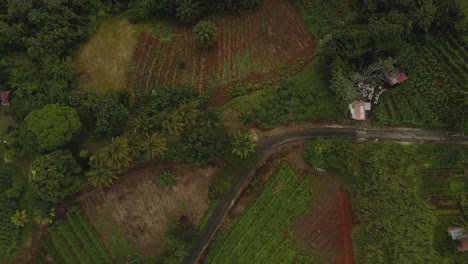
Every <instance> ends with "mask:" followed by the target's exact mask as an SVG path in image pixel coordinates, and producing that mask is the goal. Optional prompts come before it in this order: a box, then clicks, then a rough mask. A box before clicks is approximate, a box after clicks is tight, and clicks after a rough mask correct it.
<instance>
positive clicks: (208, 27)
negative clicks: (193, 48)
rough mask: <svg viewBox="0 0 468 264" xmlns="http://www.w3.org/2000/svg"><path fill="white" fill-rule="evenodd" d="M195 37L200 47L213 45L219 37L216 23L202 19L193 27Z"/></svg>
mask: <svg viewBox="0 0 468 264" xmlns="http://www.w3.org/2000/svg"><path fill="white" fill-rule="evenodd" d="M193 38H194V39H195V42H196V44H197V46H198V47H200V48H210V47H213V46H214V45H215V43H216V41H217V38H218V32H217V29H216V26H215V24H214V23H213V22H210V21H200V22H199V23H198V24H197V25H196V26H195V27H194V28H193Z"/></svg>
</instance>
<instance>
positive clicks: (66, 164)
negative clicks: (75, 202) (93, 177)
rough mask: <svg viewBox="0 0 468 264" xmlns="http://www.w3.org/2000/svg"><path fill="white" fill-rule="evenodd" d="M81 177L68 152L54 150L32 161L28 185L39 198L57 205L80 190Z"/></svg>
mask: <svg viewBox="0 0 468 264" xmlns="http://www.w3.org/2000/svg"><path fill="white" fill-rule="evenodd" d="M82 176H83V174H82V170H81V167H80V166H79V165H78V163H77V162H76V160H75V158H73V156H72V154H71V153H70V151H68V150H56V151H54V152H52V153H50V154H47V155H42V156H39V157H37V158H36V159H35V160H34V161H33V163H32V164H31V171H30V174H29V185H30V187H31V189H32V190H33V191H34V192H35V193H36V194H37V196H38V197H39V198H41V199H43V200H45V201H49V202H54V203H59V202H61V201H63V199H64V198H65V197H67V196H69V195H71V194H74V193H75V192H77V191H79V190H80V188H81V186H82V183H83V177H82Z"/></svg>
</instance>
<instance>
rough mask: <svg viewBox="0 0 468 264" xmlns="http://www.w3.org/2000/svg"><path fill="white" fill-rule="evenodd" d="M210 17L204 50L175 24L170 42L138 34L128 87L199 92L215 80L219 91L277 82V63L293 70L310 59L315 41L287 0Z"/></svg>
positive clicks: (266, 1)
mask: <svg viewBox="0 0 468 264" xmlns="http://www.w3.org/2000/svg"><path fill="white" fill-rule="evenodd" d="M212 21H213V22H214V23H215V24H216V26H217V28H218V42H217V44H216V46H215V47H214V48H212V49H208V50H202V49H199V48H197V47H196V46H195V44H194V40H193V38H192V32H191V27H178V28H175V29H174V31H175V32H174V33H173V34H172V38H171V39H170V40H167V39H166V40H164V39H163V38H158V37H152V36H150V35H149V34H147V33H144V34H141V35H140V38H139V41H138V44H137V48H136V49H135V52H134V55H133V64H132V67H131V70H130V76H129V85H130V87H132V88H134V89H140V90H151V89H153V88H155V87H157V86H159V85H162V84H177V85H184V84H189V85H192V86H194V87H195V88H197V89H198V90H199V91H200V92H201V91H203V90H204V89H205V88H206V87H207V85H208V83H210V81H213V80H217V81H216V82H218V83H219V84H220V85H217V86H221V87H223V89H221V90H220V91H219V93H220V94H223V93H224V92H225V91H226V90H227V89H228V88H229V87H232V86H233V85H234V84H239V83H245V82H252V81H261V80H266V79H268V80H271V81H274V80H278V79H279V78H280V74H281V73H282V70H281V68H282V67H288V66H290V67H293V68H296V66H293V65H303V64H305V63H307V62H310V60H311V59H312V53H313V51H314V48H315V44H314V41H313V40H312V38H311V36H310V34H309V32H308V31H307V29H306V26H305V24H304V22H303V21H302V19H301V17H300V16H299V14H298V12H297V10H296V7H295V6H294V3H293V2H292V1H284V0H264V1H262V4H261V6H260V7H259V8H257V9H255V10H249V11H246V12H244V13H243V14H240V15H223V16H216V17H214V18H213V19H212ZM179 59H183V60H185V62H186V68H185V69H178V67H177V62H178V60H179ZM298 70H299V69H298Z"/></svg>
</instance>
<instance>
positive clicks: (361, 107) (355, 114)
mask: <svg viewBox="0 0 468 264" xmlns="http://www.w3.org/2000/svg"><path fill="white" fill-rule="evenodd" d="M369 110H371V104H370V103H367V102H364V101H358V102H354V103H352V104H349V111H350V112H351V118H352V119H354V120H362V121H364V120H366V116H367V115H366V111H369Z"/></svg>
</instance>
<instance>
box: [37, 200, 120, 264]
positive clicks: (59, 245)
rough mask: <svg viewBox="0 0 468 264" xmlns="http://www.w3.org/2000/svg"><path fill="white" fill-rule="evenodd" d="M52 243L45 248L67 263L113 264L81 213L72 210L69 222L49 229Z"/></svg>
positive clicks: (46, 243)
mask: <svg viewBox="0 0 468 264" xmlns="http://www.w3.org/2000/svg"><path fill="white" fill-rule="evenodd" d="M48 231H49V233H50V235H51V242H52V243H50V242H45V244H44V247H45V248H46V249H47V250H48V251H49V253H50V254H51V256H52V257H53V258H54V260H55V258H59V259H58V260H55V261H59V260H60V259H62V260H63V262H65V263H72V264H73V263H84V264H86V263H90V264H91V263H112V259H111V257H110V256H109V254H108V253H107V251H106V250H105V248H104V245H103V244H102V242H101V241H100V240H99V239H98V237H97V235H96V233H95V231H94V230H93V228H92V226H91V224H90V223H89V222H88V221H87V220H86V218H85V217H84V216H83V214H82V213H81V211H79V210H77V209H72V210H70V211H69V212H68V213H67V221H65V222H57V223H56V224H55V225H54V226H52V227H50V228H49V229H48Z"/></svg>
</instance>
